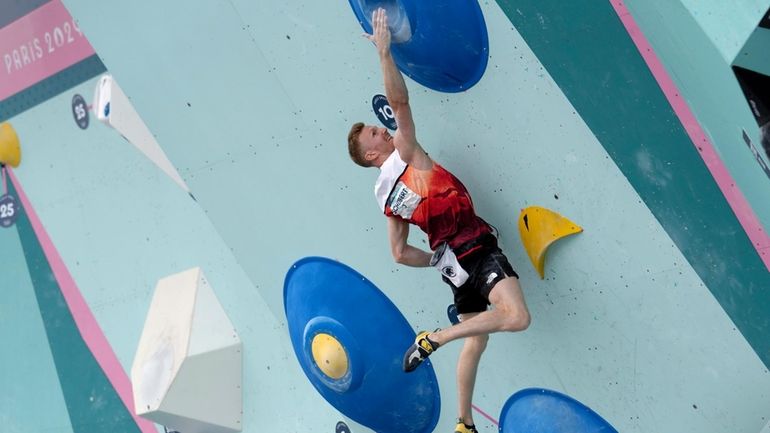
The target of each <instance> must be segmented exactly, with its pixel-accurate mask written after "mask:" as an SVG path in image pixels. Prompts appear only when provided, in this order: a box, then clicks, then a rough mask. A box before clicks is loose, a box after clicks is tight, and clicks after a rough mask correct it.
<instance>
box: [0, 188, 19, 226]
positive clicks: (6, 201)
mask: <svg viewBox="0 0 770 433" xmlns="http://www.w3.org/2000/svg"><path fill="white" fill-rule="evenodd" d="M18 215H19V205H18V202H17V201H16V199H15V198H14V197H13V196H10V195H8V194H6V195H3V196H0V227H3V228H8V227H10V226H12V225H13V223H15V222H16V217H17V216H18Z"/></svg>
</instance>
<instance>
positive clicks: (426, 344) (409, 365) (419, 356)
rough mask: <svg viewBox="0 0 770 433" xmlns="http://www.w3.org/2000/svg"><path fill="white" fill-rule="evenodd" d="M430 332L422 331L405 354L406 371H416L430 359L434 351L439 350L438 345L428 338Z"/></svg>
mask: <svg viewBox="0 0 770 433" xmlns="http://www.w3.org/2000/svg"><path fill="white" fill-rule="evenodd" d="M436 331H438V329H436ZM428 335H430V331H422V332H420V333H419V334H417V337H416V338H415V339H414V344H413V345H411V346H410V347H409V349H408V350H407V351H406V353H405V354H404V371H405V372H407V373H409V372H410V371H414V369H415V368H417V367H418V366H419V365H420V364H422V362H423V361H425V360H426V359H428V356H430V354H431V353H433V351H435V350H436V349H438V343H436V342H435V341H433V340H431V339H430V338H428Z"/></svg>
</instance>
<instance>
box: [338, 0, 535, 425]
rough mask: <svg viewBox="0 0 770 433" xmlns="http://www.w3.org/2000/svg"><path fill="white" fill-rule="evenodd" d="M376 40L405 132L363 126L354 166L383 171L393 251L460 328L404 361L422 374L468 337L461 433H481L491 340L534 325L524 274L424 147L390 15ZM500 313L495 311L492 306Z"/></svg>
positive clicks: (379, 190) (420, 344) (460, 369)
mask: <svg viewBox="0 0 770 433" xmlns="http://www.w3.org/2000/svg"><path fill="white" fill-rule="evenodd" d="M372 26H373V28H374V32H373V33H374V34H373V35H366V37H367V38H368V39H369V40H371V41H372V42H374V44H375V46H376V47H377V53H378V54H379V57H380V66H381V67H382V74H383V78H384V81H385V93H386V95H387V98H388V101H389V103H390V106H391V108H392V109H393V112H394V113H395V118H396V123H397V125H398V130H397V131H396V133H395V135H393V136H391V135H390V134H389V133H388V131H387V130H386V129H385V128H377V127H374V126H371V125H364V124H363V123H356V124H355V125H353V127H352V128H351V130H350V134H349V135H348V150H349V152H350V157H351V158H352V159H353V161H354V162H355V163H356V164H358V165H361V166H363V167H378V168H379V169H380V175H379V177H378V179H377V182H376V184H375V188H374V190H375V196H376V198H377V201H378V203H379V206H380V209H382V211H383V212H384V214H385V215H386V216H387V221H388V237H389V240H390V248H391V253H392V254H393V258H394V259H395V261H396V262H397V263H401V264H404V265H407V266H415V267H428V266H434V267H436V268H438V269H439V271H441V273H442V279H443V280H444V281H445V282H446V283H447V284H449V286H450V287H451V288H452V292H453V294H454V303H455V306H456V307H457V312H458V315H459V316H460V320H461V321H460V323H459V324H457V325H455V326H452V327H449V328H445V329H438V330H436V331H434V332H428V331H424V332H420V333H419V335H417V338H416V339H415V342H414V345H412V346H411V347H410V348H409V349H408V350H407V351H406V354H405V355H404V370H405V371H407V372H409V371H412V370H414V369H415V368H417V366H419V365H420V364H421V363H422V362H423V361H424V360H425V359H426V358H427V357H428V356H429V355H430V354H431V353H433V352H434V351H435V350H436V349H438V348H439V347H441V346H443V345H444V344H447V343H448V342H450V341H452V340H456V339H458V338H465V343H464V345H463V348H462V351H461V352H460V359H459V361H458V363H457V388H458V394H459V395H458V402H459V420H458V423H457V427H456V428H455V432H458V433H470V432H473V433H475V432H476V428H475V426H474V422H473V414H472V412H471V399H472V396H473V387H474V384H475V381H476V370H477V367H478V364H479V359H480V358H481V353H482V352H483V351H484V348H485V347H486V344H487V340H488V339H489V336H488V334H489V333H491V332H500V331H509V332H514V331H522V330H524V329H526V328H527V327H528V326H529V321H530V317H529V311H528V310H527V306H526V304H525V302H524V296H523V295H522V292H521V288H520V286H519V282H518V275H517V274H516V272H515V271H514V270H513V268H512V267H511V265H510V263H508V259H507V258H506V257H505V255H503V253H502V251H501V250H500V248H498V246H497V238H496V237H495V235H494V234H493V231H492V229H491V227H490V225H489V224H487V223H486V222H485V221H484V220H483V219H481V218H480V217H478V216H477V215H476V213H475V211H474V209H473V203H472V202H471V197H470V195H469V194H468V191H467V190H466V188H465V186H463V184H462V183H460V181H459V180H458V179H457V178H456V177H454V176H453V175H452V174H451V173H449V172H448V171H447V170H446V169H444V168H443V167H442V166H440V165H439V164H438V163H436V162H435V161H433V160H432V159H431V158H430V157H429V156H428V154H427V153H425V151H424V150H423V148H422V147H421V146H420V144H419V143H418V142H417V138H416V136H415V126H414V121H413V119H412V112H411V108H410V107H409V96H408V93H407V89H406V84H405V83H404V79H403V77H402V76H401V72H399V70H398V69H397V68H396V65H395V63H394V62H393V58H392V57H391V53H390V30H389V29H388V17H387V15H386V14H385V11H384V10H383V9H378V10H376V11H375V12H374V13H373V14H372ZM409 224H415V225H417V226H418V227H420V229H422V230H423V231H424V232H425V233H426V234H427V235H428V240H429V242H430V248H431V250H434V251H435V252H434V253H433V254H431V253H428V252H426V251H423V250H421V249H419V248H416V247H414V246H412V245H409V244H408V243H407V237H408V235H409ZM490 303H491V304H492V306H493V308H492V309H489V310H488V309H487V306H488V305H489V304H490Z"/></svg>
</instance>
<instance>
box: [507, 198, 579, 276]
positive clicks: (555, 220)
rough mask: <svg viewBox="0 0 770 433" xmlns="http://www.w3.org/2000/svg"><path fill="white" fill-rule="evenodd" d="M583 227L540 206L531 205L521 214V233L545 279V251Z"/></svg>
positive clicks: (535, 264) (531, 256)
mask: <svg viewBox="0 0 770 433" xmlns="http://www.w3.org/2000/svg"><path fill="white" fill-rule="evenodd" d="M582 231H583V229H582V228H581V227H580V226H578V225H577V224H575V223H573V222H572V221H570V220H568V219H567V218H564V217H563V216H561V215H559V214H558V213H556V212H554V211H552V210H550V209H546V208H544V207H540V206H530V207H528V208H526V209H523V210H522V211H521V214H520V215H519V234H520V235H521V242H522V243H523V244H524V249H525V250H527V254H528V255H529V259H530V260H531V261H532V264H533V265H534V266H535V269H537V273H538V274H540V279H543V278H544V276H545V274H544V270H543V268H544V267H545V251H546V250H547V249H548V246H549V245H551V244H552V243H554V242H555V241H556V240H558V239H561V238H563V237H565V236H569V235H573V234H575V233H580V232H582Z"/></svg>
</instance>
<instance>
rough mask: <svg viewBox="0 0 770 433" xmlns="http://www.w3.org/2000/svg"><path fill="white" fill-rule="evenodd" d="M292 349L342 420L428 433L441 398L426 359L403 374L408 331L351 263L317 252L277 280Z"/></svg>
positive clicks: (401, 318) (405, 432) (410, 338)
mask: <svg viewBox="0 0 770 433" xmlns="http://www.w3.org/2000/svg"><path fill="white" fill-rule="evenodd" d="M283 294H284V309H285V312H286V318H287V322H288V325H289V336H290V337H291V342H292V346H293V348H294V353H295V355H296V356H297V359H298V360H299V363H300V365H301V366H302V370H303V371H304V373H305V375H306V376H307V378H308V379H309V380H310V382H311V383H312V384H313V386H314V387H315V388H316V390H317V391H318V392H319V393H320V394H321V395H322V396H323V397H324V398H325V399H326V401H328V402H329V403H330V404H331V405H332V406H334V407H335V408H336V409H337V410H339V411H340V412H342V413H343V414H344V415H345V416H347V417H349V418H350V419H352V420H354V421H356V422H358V423H360V424H362V425H365V426H367V427H369V428H371V429H372V430H374V431H377V432H381V433H389V432H393V433H396V432H399V433H428V432H431V431H433V429H434V428H435V426H436V423H437V422H438V417H439V412H440V408H441V400H440V395H439V389H438V382H437V380H436V374H435V372H434V371H433V366H432V365H431V363H430V360H428V361H426V362H425V363H423V365H421V366H420V367H419V368H418V369H417V370H416V371H414V372H412V373H409V374H407V373H404V372H403V371H402V369H401V361H402V357H403V354H404V351H405V350H406V349H407V348H408V347H409V346H410V345H411V344H412V343H413V341H414V337H415V334H414V331H413V330H412V328H411V327H410V326H409V323H408V322H407V321H406V319H405V318H404V316H403V315H402V314H401V312H400V311H399V310H398V308H396V306H395V305H393V303H392V302H391V301H390V300H389V299H388V298H387V297H386V296H385V294H383V293H382V292H381V291H380V290H379V289H377V287H375V286H374V284H372V283H371V282H370V281H369V280H367V279H366V278H364V277H363V276H362V275H361V274H359V273H358V272H356V271H355V270H353V269H352V268H350V267H348V266H346V265H344V264H342V263H339V262H337V261H334V260H330V259H327V258H323V257H307V258H304V259H302V260H299V261H298V262H297V263H295V264H294V265H293V266H292V267H291V269H290V270H289V272H288V273H287V274H286V279H285V282H284V293H283Z"/></svg>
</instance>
